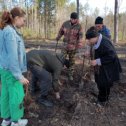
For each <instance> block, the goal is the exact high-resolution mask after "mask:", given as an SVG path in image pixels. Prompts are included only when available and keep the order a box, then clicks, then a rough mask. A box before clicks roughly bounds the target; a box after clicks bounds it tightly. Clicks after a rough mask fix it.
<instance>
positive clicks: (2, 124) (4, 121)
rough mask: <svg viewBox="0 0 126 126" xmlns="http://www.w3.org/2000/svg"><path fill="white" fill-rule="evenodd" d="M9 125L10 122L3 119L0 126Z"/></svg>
mask: <svg viewBox="0 0 126 126" xmlns="http://www.w3.org/2000/svg"><path fill="white" fill-rule="evenodd" d="M10 124H11V120H8V121H6V120H5V119H4V120H3V121H2V123H1V126H9V125H10Z"/></svg>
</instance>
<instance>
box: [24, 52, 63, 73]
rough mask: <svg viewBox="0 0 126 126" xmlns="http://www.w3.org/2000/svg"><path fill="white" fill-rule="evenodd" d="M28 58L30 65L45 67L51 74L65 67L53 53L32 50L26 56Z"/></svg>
mask: <svg viewBox="0 0 126 126" xmlns="http://www.w3.org/2000/svg"><path fill="white" fill-rule="evenodd" d="M26 56H27V62H28V65H29V64H34V65H38V66H41V67H44V68H45V69H46V70H47V71H49V72H51V73H52V72H54V71H56V70H57V69H61V68H62V67H63V64H62V63H61V61H60V60H59V59H58V58H57V56H56V54H55V53H54V52H53V51H48V50H31V51H29V52H28V53H27V54H26Z"/></svg>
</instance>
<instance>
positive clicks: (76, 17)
mask: <svg viewBox="0 0 126 126" xmlns="http://www.w3.org/2000/svg"><path fill="white" fill-rule="evenodd" d="M70 18H72V19H78V14H77V13H76V12H72V13H71V15H70Z"/></svg>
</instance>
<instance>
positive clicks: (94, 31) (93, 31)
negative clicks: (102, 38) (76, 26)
mask: <svg viewBox="0 0 126 126" xmlns="http://www.w3.org/2000/svg"><path fill="white" fill-rule="evenodd" d="M98 35H99V33H98V31H97V29H96V28H95V27H94V26H92V27H90V28H89V29H88V30H87V32H86V35H85V36H86V39H91V38H95V37H97V36H98Z"/></svg>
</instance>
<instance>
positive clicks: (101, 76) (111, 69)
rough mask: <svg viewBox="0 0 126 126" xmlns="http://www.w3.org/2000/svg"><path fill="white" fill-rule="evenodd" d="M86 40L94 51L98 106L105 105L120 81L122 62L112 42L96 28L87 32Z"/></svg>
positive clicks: (92, 64) (93, 64)
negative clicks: (114, 85)
mask: <svg viewBox="0 0 126 126" xmlns="http://www.w3.org/2000/svg"><path fill="white" fill-rule="evenodd" d="M86 39H87V41H88V44H89V45H90V46H93V47H92V48H93V49H94V59H92V60H91V66H93V67H95V70H94V75H95V82H96V83H97V87H98V90H99V94H98V100H97V104H100V105H104V104H105V103H106V102H107V101H108V98H109V94H110V88H111V87H112V85H113V82H114V81H118V80H119V74H120V72H121V66H120V62H119V59H118V57H117V54H116V51H115V48H114V46H113V45H112V42H111V41H110V40H109V39H107V38H106V37H104V36H102V34H100V33H98V32H97V30H96V28H95V27H91V28H89V29H88V30H87V32H86ZM90 52H93V51H90Z"/></svg>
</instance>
